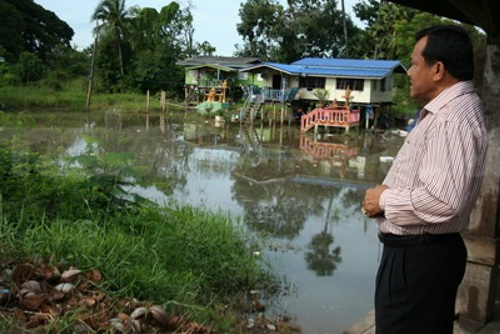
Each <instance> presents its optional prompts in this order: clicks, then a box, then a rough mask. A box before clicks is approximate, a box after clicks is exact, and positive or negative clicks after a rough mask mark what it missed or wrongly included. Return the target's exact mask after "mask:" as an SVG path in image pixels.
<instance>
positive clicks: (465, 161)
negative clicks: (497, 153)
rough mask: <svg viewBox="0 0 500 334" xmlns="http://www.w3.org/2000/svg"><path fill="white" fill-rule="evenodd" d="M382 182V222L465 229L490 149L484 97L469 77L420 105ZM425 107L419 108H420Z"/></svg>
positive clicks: (401, 227)
mask: <svg viewBox="0 0 500 334" xmlns="http://www.w3.org/2000/svg"><path fill="white" fill-rule="evenodd" d="M425 112H427V115H426V116H424V117H423V118H422V117H421V119H420V120H419V121H418V123H417V125H416V126H415V128H414V129H413V130H412V131H411V132H410V133H409V134H408V136H407V137H406V140H405V143H404V144H403V146H402V147H401V149H400V151H399V152H398V154H397V156H396V159H394V163H393V165H392V167H391V169H390V170H389V172H388V174H387V176H386V178H385V180H384V182H383V184H386V185H387V186H389V188H390V189H387V190H385V191H384V192H383V193H382V196H381V197H380V207H381V209H382V210H384V211H385V214H384V218H379V219H378V220H377V222H378V228H379V231H380V232H383V233H393V234H398V235H408V234H411V235H414V234H423V233H431V234H442V233H454V232H460V231H463V230H464V229H465V227H466V225H467V223H468V221H469V215H470V212H471V210H472V208H473V206H474V204H475V202H476V200H477V197H478V195H479V189H480V185H481V181H482V178H483V171H484V160H485V155H486V149H487V146H488V144H487V141H488V139H487V138H488V137H487V132H486V128H485V124H484V116H483V107H482V103H481V101H480V99H479V97H478V96H477V94H476V93H475V91H474V87H473V85H472V82H471V81H461V82H458V83H456V84H455V85H453V86H451V87H449V88H447V89H446V90H444V91H443V92H441V94H439V95H438V96H437V97H436V98H434V99H433V100H432V101H430V102H429V103H428V104H427V105H426V106H425V107H424V109H423V110H422V113H425ZM422 113H421V114H422Z"/></svg>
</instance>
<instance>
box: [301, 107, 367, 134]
mask: <svg viewBox="0 0 500 334" xmlns="http://www.w3.org/2000/svg"><path fill="white" fill-rule="evenodd" d="M360 114H361V113H360V110H359V109H353V110H350V109H321V108H317V109H314V110H312V111H311V112H310V113H308V114H306V115H303V116H302V117H301V119H300V131H302V132H306V131H307V130H309V129H311V128H313V127H314V126H316V125H322V126H334V127H342V128H345V129H346V130H347V131H348V130H349V127H351V126H358V125H359V118H360Z"/></svg>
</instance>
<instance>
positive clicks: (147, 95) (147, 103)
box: [146, 89, 149, 112]
mask: <svg viewBox="0 0 500 334" xmlns="http://www.w3.org/2000/svg"><path fill="white" fill-rule="evenodd" d="M146 111H147V112H149V89H148V90H147V91H146Z"/></svg>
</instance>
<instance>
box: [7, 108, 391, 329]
mask: <svg viewBox="0 0 500 334" xmlns="http://www.w3.org/2000/svg"><path fill="white" fill-rule="evenodd" d="M33 117H34V118H36V127H34V128H25V129H4V130H3V131H2V132H0V135H2V136H4V137H8V136H11V135H14V134H16V135H19V136H22V137H23V138H25V139H26V140H28V141H29V142H30V143H32V145H33V146H35V147H36V148H37V149H38V150H40V151H42V152H46V153H49V154H58V153H59V152H61V151H64V152H66V153H70V154H78V152H82V151H81V150H82V149H84V146H85V144H86V140H85V139H87V140H88V139H92V140H93V141H94V142H95V143H96V145H98V149H99V150H100V151H101V152H102V153H112V152H128V153H133V154H134V155H135V156H136V158H137V164H138V165H139V167H141V169H142V171H143V173H144V176H143V178H141V179H137V186H136V187H135V191H137V192H140V194H141V195H143V196H147V197H149V198H151V199H153V200H155V201H157V202H158V203H160V204H162V203H165V202H169V201H177V202H181V203H187V204H192V205H195V206H205V207H208V208H210V209H213V210H217V209H219V208H220V209H221V210H223V211H224V212H228V211H229V212H230V214H231V215H233V216H234V217H240V218H241V220H242V221H243V223H244V224H245V226H246V227H247V228H248V229H250V230H254V231H259V232H264V233H265V234H267V235H268V236H269V238H270V243H271V244H272V245H273V246H277V249H278V251H276V248H273V249H271V248H270V249H264V250H263V252H264V254H265V256H266V258H268V259H269V261H270V262H271V263H272V264H273V268H274V269H275V270H276V272H277V273H278V274H279V275H280V276H282V277H285V278H286V279H287V281H288V282H291V283H292V284H293V286H294V287H296V294H294V295H287V296H285V297H283V298H285V300H284V301H283V303H282V304H281V305H282V307H283V309H282V310H280V311H285V312H287V313H289V314H290V315H292V316H293V317H294V318H295V319H296V321H297V322H298V323H299V324H300V325H301V327H302V329H303V332H304V333H308V334H313V333H333V334H335V333H340V332H341V330H342V328H345V327H346V326H348V325H350V324H351V323H352V322H354V321H356V320H357V319H359V318H360V317H361V316H363V315H364V314H365V313H366V312H367V311H368V310H370V309H371V308H372V299H373V298H372V296H373V290H374V286H373V281H374V275H375V272H376V267H377V251H378V248H377V247H378V241H377V238H376V227H375V225H374V223H373V221H371V220H369V219H366V217H364V216H363V215H362V214H361V213H360V203H361V201H362V198H363V192H364V189H366V188H367V187H370V186H372V185H373V184H375V183H377V182H380V180H381V179H382V178H383V176H384V174H385V172H386V171H387V168H388V167H389V166H390V164H388V163H387V162H385V161H386V160H384V159H382V161H381V159H380V157H381V156H384V155H389V156H391V155H392V156H393V155H394V154H395V152H396V151H397V149H398V147H399V145H400V141H398V139H397V138H391V137H388V136H384V135H377V136H375V135H365V134H364V133H359V134H358V133H356V132H354V131H353V132H352V133H351V134H350V135H348V136H345V135H339V134H334V135H327V134H323V135H321V136H320V137H319V138H318V137H316V138H313V137H310V136H307V135H306V136H304V135H301V134H300V131H299V129H298V127H295V126H293V125H291V126H288V125H285V126H283V127H280V126H277V125H275V124H271V125H270V126H267V125H266V126H264V125H259V126H257V127H255V128H244V127H240V126H239V124H236V125H233V124H230V123H229V124H224V125H223V126H219V127H216V126H215V125H214V124H212V123H210V122H209V124H196V123H189V122H186V121H185V120H184V119H183V117H181V118H177V119H174V118H173V117H171V116H170V115H169V114H162V113H159V114H153V113H151V114H145V115H139V116H137V115H120V114H118V113H116V112H113V111H110V112H101V113H97V114H90V115H89V114H87V113H81V114H78V113H71V114H65V113H57V114H51V113H40V114H35V115H33ZM285 246H286V247H285ZM288 246H290V247H288Z"/></svg>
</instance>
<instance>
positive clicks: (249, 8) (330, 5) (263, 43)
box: [237, 0, 359, 63]
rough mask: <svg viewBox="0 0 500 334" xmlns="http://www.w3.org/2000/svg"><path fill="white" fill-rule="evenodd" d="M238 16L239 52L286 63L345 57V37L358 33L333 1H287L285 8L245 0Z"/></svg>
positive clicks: (266, 1)
mask: <svg viewBox="0 0 500 334" xmlns="http://www.w3.org/2000/svg"><path fill="white" fill-rule="evenodd" d="M239 15H240V18H241V21H242V22H241V23H240V24H238V26H237V29H238V33H239V34H240V35H241V36H242V37H243V40H244V43H245V44H244V45H243V48H238V54H239V55H244V56H254V57H259V58H262V59H265V60H273V61H279V62H285V63H289V62H293V61H296V60H298V59H300V58H302V57H304V56H313V57H337V56H339V55H343V56H345V55H346V54H347V53H346V36H347V35H349V36H355V35H356V34H358V32H359V29H357V28H356V27H355V26H354V24H353V23H352V21H351V19H350V18H349V17H347V16H345V21H344V20H341V19H339V18H342V17H344V15H343V14H342V12H341V11H340V10H338V9H337V1H335V0H288V8H287V9H285V8H284V7H283V6H281V5H280V4H278V3H277V2H276V1H274V0H248V1H247V2H246V3H244V4H242V5H241V7H240V13H239ZM344 22H345V25H344ZM344 26H345V29H344ZM346 32H347V34H346Z"/></svg>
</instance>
